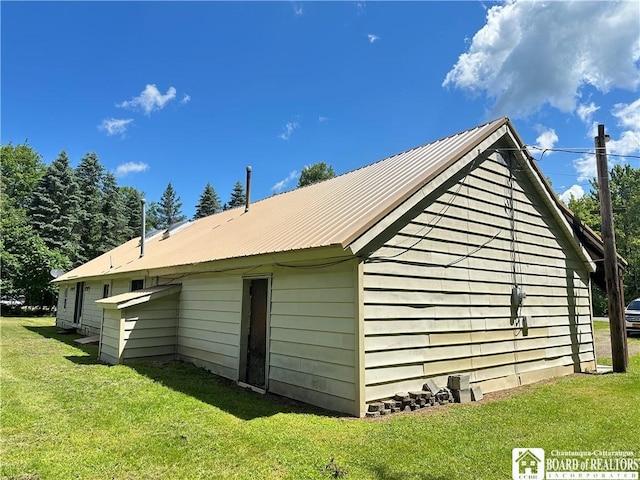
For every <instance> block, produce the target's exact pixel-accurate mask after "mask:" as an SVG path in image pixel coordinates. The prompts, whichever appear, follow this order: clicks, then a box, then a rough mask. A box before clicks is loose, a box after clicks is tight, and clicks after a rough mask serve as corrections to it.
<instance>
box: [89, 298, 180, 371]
mask: <svg viewBox="0 0 640 480" xmlns="http://www.w3.org/2000/svg"><path fill="white" fill-rule="evenodd" d="M178 301H179V294H178V293H176V294H173V295H167V296H166V297H162V298H159V299H156V300H152V301H150V302H147V303H143V304H140V305H137V306H134V307H130V308H124V309H122V310H119V309H116V308H107V309H105V310H104V323H103V326H102V333H101V344H100V358H101V359H102V360H104V361H105V362H107V363H120V362H123V361H125V360H126V359H132V358H142V357H158V356H166V355H174V354H175V353H176V350H177V348H176V345H177V337H176V335H177V325H178Z"/></svg>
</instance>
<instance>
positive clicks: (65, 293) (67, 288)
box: [62, 287, 69, 309]
mask: <svg viewBox="0 0 640 480" xmlns="http://www.w3.org/2000/svg"><path fill="white" fill-rule="evenodd" d="M68 296H69V287H64V305H62V308H64V309H66V308H67V297H68Z"/></svg>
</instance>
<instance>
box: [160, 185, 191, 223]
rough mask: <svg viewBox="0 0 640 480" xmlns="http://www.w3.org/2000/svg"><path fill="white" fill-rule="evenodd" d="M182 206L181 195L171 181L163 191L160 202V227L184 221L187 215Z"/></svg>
mask: <svg viewBox="0 0 640 480" xmlns="http://www.w3.org/2000/svg"><path fill="white" fill-rule="evenodd" d="M181 208H182V202H180V197H179V196H178V195H177V194H176V191H175V190H174V189H173V186H172V185H171V182H169V184H168V185H167V188H165V190H164V192H163V193H162V197H161V198H160V202H158V219H159V223H160V225H159V227H160V228H169V227H170V226H171V225H173V224H174V223H178V222H182V221H184V220H185V219H186V217H185V216H184V215H183V214H182V211H181Z"/></svg>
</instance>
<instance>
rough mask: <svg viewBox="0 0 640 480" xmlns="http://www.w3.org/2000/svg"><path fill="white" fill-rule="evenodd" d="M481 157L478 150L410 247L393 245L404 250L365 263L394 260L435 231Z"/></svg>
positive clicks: (371, 258) (367, 258)
mask: <svg viewBox="0 0 640 480" xmlns="http://www.w3.org/2000/svg"><path fill="white" fill-rule="evenodd" d="M480 157H481V155H480V152H478V155H477V156H476V157H475V158H474V159H473V161H472V162H471V164H470V165H469V168H468V170H467V172H466V173H465V175H464V178H462V179H461V180H460V181H459V182H458V185H457V188H456V190H455V192H454V193H453V195H451V198H449V200H448V201H447V202H446V203H445V204H444V205H443V207H442V208H441V209H440V211H439V212H438V213H436V214H435V216H434V221H433V222H432V223H427V224H426V225H424V226H423V227H422V228H421V229H420V230H418V232H420V231H421V230H423V229H424V228H427V227H429V229H428V230H427V231H426V232H425V233H424V234H423V235H421V236H420V237H419V238H418V239H417V240H416V241H415V242H413V243H412V244H411V245H409V246H408V247H402V246H401V245H393V246H394V247H400V248H402V251H401V252H399V253H396V254H395V255H389V256H385V257H366V258H365V259H364V261H365V263H376V262H387V261H389V260H393V259H395V258H398V257H400V256H401V255H404V254H405V253H407V252H409V251H411V250H412V249H413V248H414V247H415V246H416V245H418V244H419V243H420V242H422V241H423V240H424V239H425V238H427V236H428V235H429V234H430V233H431V232H432V231H433V229H434V228H436V226H437V225H438V223H439V222H440V220H442V218H444V215H445V213H447V211H448V210H449V208H451V206H452V205H453V202H454V201H455V200H456V198H457V197H458V194H459V193H460V190H461V189H462V186H463V185H465V184H466V181H467V177H468V176H469V174H470V173H471V172H472V171H473V169H474V168H475V166H476V164H477V163H478V160H479V159H480ZM483 158H484V156H483ZM407 263H409V264H411V263H412V262H407ZM418 264H419V265H424V264H423V263H418Z"/></svg>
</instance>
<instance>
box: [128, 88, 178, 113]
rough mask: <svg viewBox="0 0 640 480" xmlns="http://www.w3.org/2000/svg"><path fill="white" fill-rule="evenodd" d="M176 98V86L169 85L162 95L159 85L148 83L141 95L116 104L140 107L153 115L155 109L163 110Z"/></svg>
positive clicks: (133, 107) (134, 107)
mask: <svg viewBox="0 0 640 480" xmlns="http://www.w3.org/2000/svg"><path fill="white" fill-rule="evenodd" d="M174 98H176V89H175V88H174V87H169V89H168V90H167V93H165V94H164V95H162V94H161V93H160V90H158V87H156V86H155V85H153V84H147V86H146V87H145V89H144V90H143V91H142V93H141V94H140V95H139V96H137V97H133V98H132V99H131V100H126V101H124V102H122V103H119V104H116V106H117V107H121V108H132V109H138V108H139V109H140V110H142V111H143V112H144V114H145V115H151V112H153V111H154V110H162V109H163V108H164V106H165V105H166V104H167V103H168V102H169V101H171V100H173V99H174Z"/></svg>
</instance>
